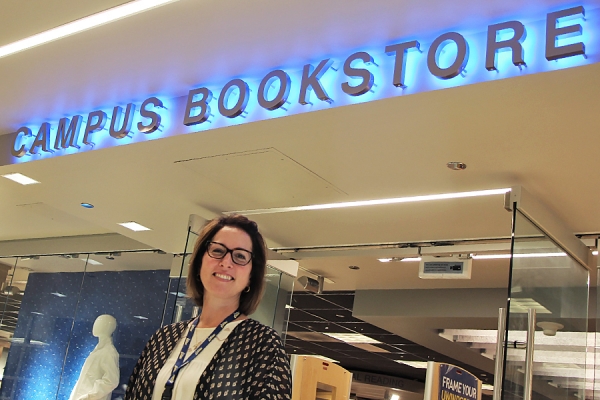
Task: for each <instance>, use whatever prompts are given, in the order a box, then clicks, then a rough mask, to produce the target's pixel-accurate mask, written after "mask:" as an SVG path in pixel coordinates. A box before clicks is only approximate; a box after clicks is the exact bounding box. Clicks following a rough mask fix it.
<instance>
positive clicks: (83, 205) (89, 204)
mask: <svg viewBox="0 0 600 400" xmlns="http://www.w3.org/2000/svg"><path fill="white" fill-rule="evenodd" d="M81 207H83V208H94V205H93V204H92V203H81Z"/></svg>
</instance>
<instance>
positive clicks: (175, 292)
mask: <svg viewBox="0 0 600 400" xmlns="http://www.w3.org/2000/svg"><path fill="white" fill-rule="evenodd" d="M197 239H198V235H197V234H196V233H194V232H192V231H188V237H187V242H186V245H185V253H184V255H183V257H180V258H179V259H180V260H181V261H177V260H176V261H174V262H173V268H172V270H171V274H170V277H169V295H168V297H167V304H166V306H165V317H164V319H163V325H168V324H172V323H174V322H179V321H186V320H189V319H192V318H194V317H195V316H197V315H198V312H199V309H198V307H197V306H196V305H194V302H193V301H191V300H190V299H188V298H187V297H186V282H187V274H188V265H189V263H190V259H191V257H192V253H193V251H194V245H195V244H196V240H197Z"/></svg>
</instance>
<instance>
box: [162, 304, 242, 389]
mask: <svg viewBox="0 0 600 400" xmlns="http://www.w3.org/2000/svg"><path fill="white" fill-rule="evenodd" d="M240 315H241V312H240V310H235V311H234V312H233V313H232V314H230V315H229V316H228V317H227V318H225V319H224V320H223V322H221V323H220V324H219V325H217V327H215V329H214V330H213V331H212V332H211V334H210V335H208V337H207V338H206V339H205V340H204V342H202V344H201V345H200V346H198V347H197V348H196V350H195V351H194V352H193V353H192V354H190V356H189V357H188V358H187V359H186V358H185V355H186V354H187V352H188V349H189V348H190V343H191V341H192V337H193V336H194V331H195V330H196V327H197V326H198V322H200V316H198V317H197V318H195V319H194V320H193V321H192V322H191V323H190V329H189V331H188V333H187V336H186V337H185V340H184V342H183V347H182V348H181V351H180V352H179V356H178V357H177V361H176V362H175V366H173V370H172V371H171V377H170V378H169V380H167V383H166V384H165V390H164V391H163V395H162V397H161V400H169V399H171V397H172V396H173V386H174V385H175V379H177V375H178V374H179V371H180V370H181V369H182V368H183V367H185V366H186V365H188V364H189V363H190V362H192V361H193V360H194V359H195V358H196V357H197V356H198V354H200V353H201V352H202V350H204V349H205V348H206V346H208V345H209V344H210V342H212V341H213V339H214V338H215V337H216V336H217V335H218V334H219V333H221V331H222V330H223V328H225V326H226V325H227V324H228V323H230V322H232V321H234V320H236V319H237V318H238V317H239V316H240Z"/></svg>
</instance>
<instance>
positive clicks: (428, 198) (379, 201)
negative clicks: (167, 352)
mask: <svg viewBox="0 0 600 400" xmlns="http://www.w3.org/2000/svg"><path fill="white" fill-rule="evenodd" d="M507 192H510V188H503V189H490V190H476V191H472V192H456V193H441V194H429V195H423V196H410V197H395V198H391V199H377V200H362V201H347V202H342V203H327V204H313V205H309V206H297V207H279V208H264V209H257V210H243V211H230V212H227V213H226V214H229V213H237V214H242V215H257V214H275V213H284V212H292V211H309V210H327V209H332V208H346V207H362V206H377V205H383V204H399V203H414V202H419V201H431V200H446V199H461V198H466V197H478V196H491V195H498V194H504V193H507Z"/></svg>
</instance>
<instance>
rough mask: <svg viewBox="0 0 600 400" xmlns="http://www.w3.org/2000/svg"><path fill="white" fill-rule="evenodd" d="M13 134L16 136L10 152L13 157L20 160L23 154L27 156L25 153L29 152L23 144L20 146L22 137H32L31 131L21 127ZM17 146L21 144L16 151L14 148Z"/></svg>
mask: <svg viewBox="0 0 600 400" xmlns="http://www.w3.org/2000/svg"><path fill="white" fill-rule="evenodd" d="M15 134H16V136H15V141H14V143H13V146H12V148H11V149H10V152H11V154H12V155H13V157H19V158H21V157H23V156H24V155H25V154H27V151H29V149H28V148H27V147H25V144H21V142H22V140H23V138H24V137H32V134H31V129H29V128H27V127H25V126H23V127H21V128H19V130H18V131H16V132H15ZM17 144H21V146H20V147H19V148H18V149H16V148H15V147H16V146H17Z"/></svg>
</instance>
